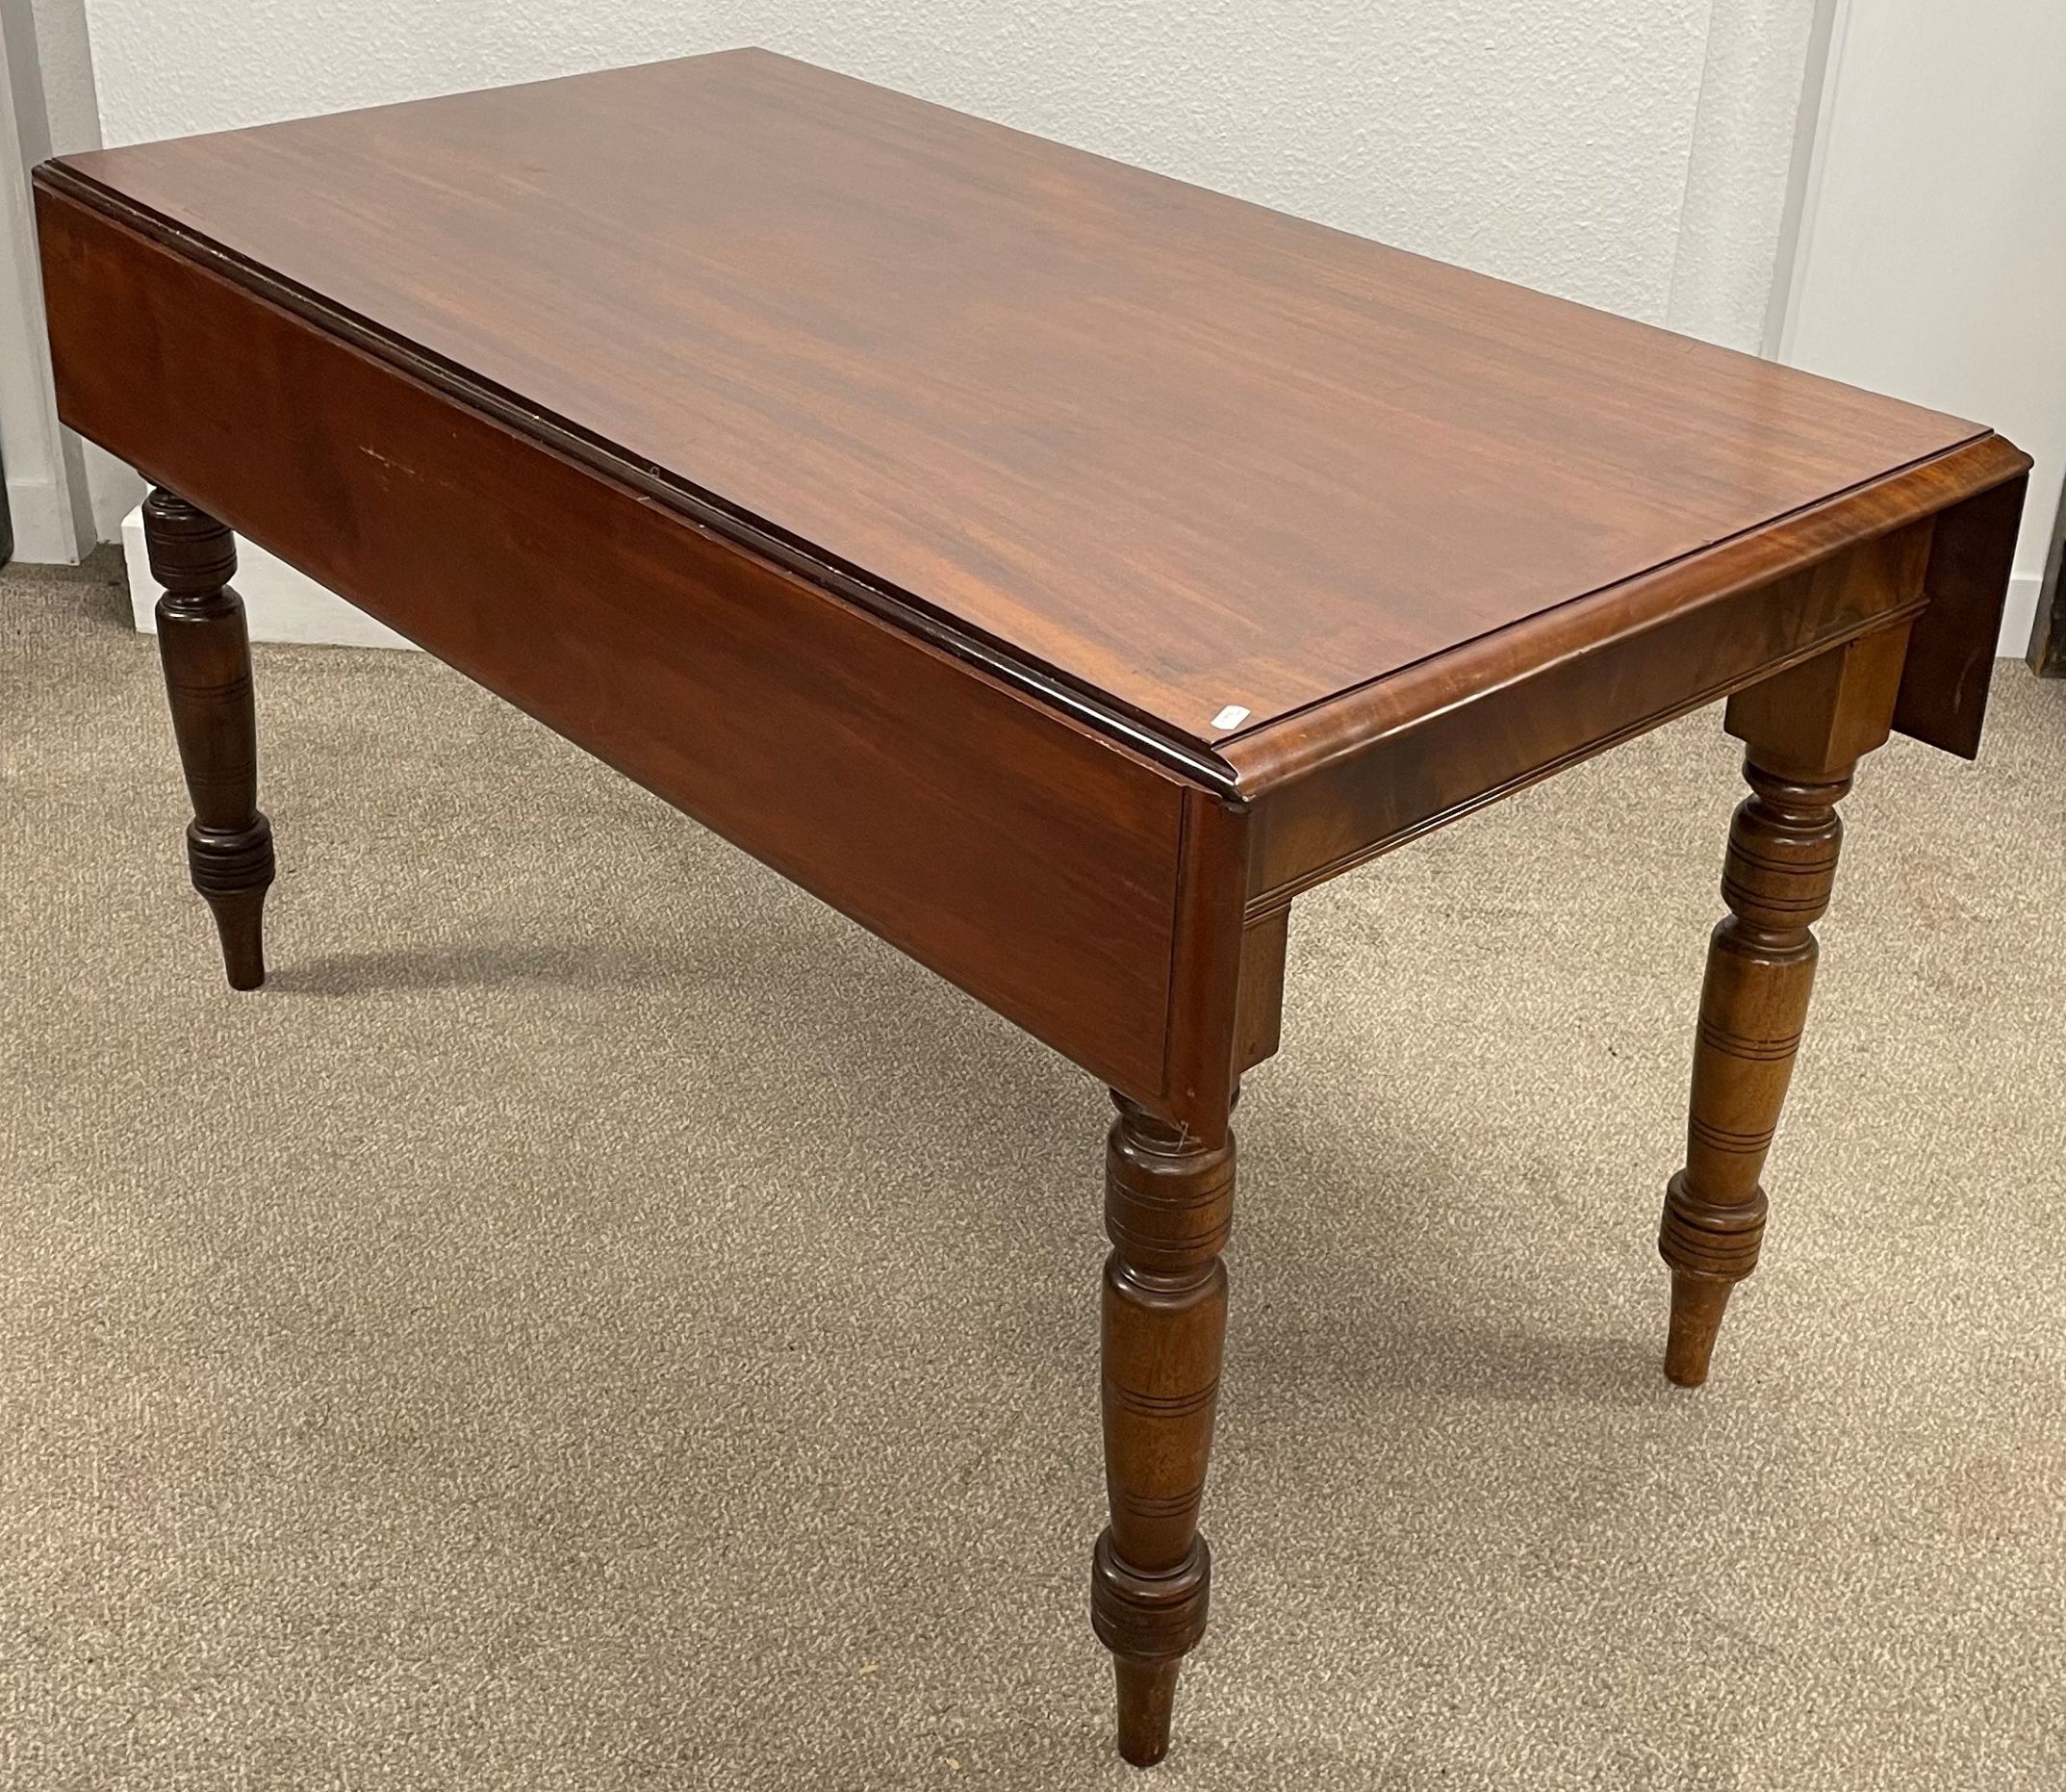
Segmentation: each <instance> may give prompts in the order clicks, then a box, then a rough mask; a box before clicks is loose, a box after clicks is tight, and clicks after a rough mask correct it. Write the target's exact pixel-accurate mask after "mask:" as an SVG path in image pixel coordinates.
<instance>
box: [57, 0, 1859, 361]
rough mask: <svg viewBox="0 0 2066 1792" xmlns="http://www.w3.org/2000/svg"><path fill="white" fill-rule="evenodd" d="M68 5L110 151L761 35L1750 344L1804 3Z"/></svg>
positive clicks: (1778, 193)
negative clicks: (76, 15) (82, 21)
mask: <svg viewBox="0 0 2066 1792" xmlns="http://www.w3.org/2000/svg"><path fill="white" fill-rule="evenodd" d="M86 4H87V10H88V13H89V18H90V21H91V26H92V38H93V56H94V65H95V70H96V74H97V77H98V82H99V88H100V97H101V109H102V120H103V127H104V130H105V134H106V136H107V139H108V141H110V142H135V141H142V140H145V139H148V138H154V137H168V136H175V135H178V134H181V133H184V132H190V131H199V130H212V129H219V128H224V127H228V126H232V125H238V124H247V123H256V122H260V121H262V120H268V119H274V118H282V117H289V116H293V115H300V114H308V113H314V112H325V111H334V110H337V109H340V108H344V107H349V106H362V105H370V104H373V103H376V102H379V101H383V100H392V99H402V98H412V97H416V96H420V95H423V94H429V93H436V92H445V91H450V90H456V89H462V88H470V87H479V86H486V85H491V84H498V83H503V82H511V81H522V80H532V79H537V78H540V77H543V76H547V75H554V74H564V73H570V72H573V71H574V70H577V69H583V68H594V67H602V66H606V65H609V64H622V63H631V62H641V61H648V60H651V59H653V58H657V57H663V56H675V55H683V54H687V53H690V52H693V51H697V50H705V49H721V48H727V47H729V46H731V45H734V44H741V43H761V44H765V45H767V46H768V47H769V48H772V49H778V50H783V51H787V52H788V53H790V54H792V55H796V56H801V57H803V58H805V59H806V60H808V61H812V62H817V63H822V64H826V65H828V66H829V67H833V68H838V69H842V70H844V71H846V72H847V73H850V74H855V75H860V76H863V77H865V78H867V79H871V80H877V81H880V82H883V83H884V84H886V85H888V86H891V87H895V88H899V89H901V90H905V91H906V92H912V93H917V94H920V95H922V96H924V97H926V98H928V99H933V100H938V101H941V102H943V103H945V104H947V105H952V106H957V107H960V108H962V109H963V110H965V111H970V112H975V113H980V114H982V115H984V116H987V117H991V118H996V119H1000V120H1002V121H1003V122H1005V123H1007V124H1013V125H1017V126H1020V127H1022V128H1024V129H1027V130H1032V131H1037V132H1040V133H1042V134H1043V135H1046V136H1051V137H1056V138H1059V139H1061V140H1062V141H1067V142H1071V143H1075V144H1078V145H1080V146H1082V147H1084V148H1086V149H1093V150H1097V151H1100V152H1102V153H1104V154H1107V155H1112V156H1117V157H1120V158H1122V159H1123V160H1126V161H1129V162H1135V163H1139V164H1142V165H1144V166H1149V167H1154V168H1158V169H1161V170H1162V171H1163V172H1165V173H1170V174H1175V175H1179V176H1181V177H1183V178H1185V179H1187V180H1192V181H1197V182H1199V183H1201V184H1203V185H1205V186H1209V187H1215V188H1219V189H1221V190H1223V191H1226V192H1237V193H1239V194H1241V195H1243V196H1245V197H1248V198H1252V199H1257V200H1261V201H1263V203H1265V204H1269V205H1274V206H1278V207H1281V208H1283V209H1285V210H1287V211H1290V212H1295V213H1298V214H1300V215H1302V216H1304V217H1308V218H1318V219H1320V220H1321V221H1323V222H1326V223H1331V224H1335V225H1339V226H1340V227H1341V228H1343V229H1347V230H1353V231H1356V232H1359V233H1361V234H1364V235H1366V236H1373V237H1378V238H1381V239H1383V240H1385V241H1387V242H1391V243H1399V244H1401V245H1402V246H1404V247H1408V248H1414V249H1419V250H1422V251H1424V252H1426V253H1430V254H1435V255H1440V256H1442V257H1444V258H1445V259H1448V260H1452V261H1458V262H1462V263H1464V264H1466V265H1467V266H1470V267H1475V268H1479V269H1485V270H1486V271H1489V272H1492V273H1497V274H1501V275H1504V276H1506V277H1508V278H1511V279H1517V280H1521V281H1524V282H1526V283H1528V284H1529V285H1532V286H1538V287H1543V288H1545V289H1547V290H1549V291H1552V292H1556V293H1561V294H1566V295H1567V296H1569V297H1573V298H1578V299H1583V300H1586V301H1588V302H1590V303H1593V304H1596V305H1602V306H1606V307H1608V308H1610V309H1613V310H1617V311H1620V312H1624V313H1627V314H1630V315H1632V316H1636V317H1640V318H1645V319H1647V320H1652V321H1658V322H1663V321H1666V320H1668V319H1669V320H1672V321H1674V322H1677V323H1679V324H1680V325H1681V327H1686V328H1689V329H1692V330H1695V331H1696V332H1698V333H1700V334H1704V335H1707V336H1710V337H1712V338H1715V339H1717V340H1722V341H1726V342H1729V343H1732V344H1734V345H1736V346H1755V345H1756V344H1757V343H1758V341H1759V339H1760V335H1761V333H1762V329H1763V325H1764V320H1765V309H1766V300H1767V294H1768V293H1769V290H1770V286H1771V277H1772V269H1773V247H1774V243H1775V241H1776V238H1777V233H1778V229H1779V218H1780V213H1781V209H1782V207H1783V202H1784V194H1785V191H1786V184H1787V174H1788V168H1789V166H1790V161H1791V154H1792V146H1793V130H1794V119H1795V107H1796V105H1797V102H1798V96H1799V89H1800V55H1801V46H1802V45H1804V44H1805V42H1806V38H1807V27H1808V21H1809V19H1810V18H1811V17H1812V15H1813V14H1814V13H1815V11H1816V7H1817V4H1818V0H1645V3H1644V4H1643V5H1640V6H1631V5H1629V4H1628V3H1627V0H1509V3H1507V4H1501V5H1492V4H1489V3H1480V4H1467V3H1466V0H1390V3H1389V4H1386V3H1383V0H1191V3H1190V4H1186V5H1181V6H1180V5H1175V4H1163V5H1135V6H1122V5H1115V4H1113V0H1046V4H1043V5H1039V6H1028V5H1027V4H1025V0H858V3H854V0H849V3H848V4H840V3H839V0H706V3H705V4H702V5H683V4H681V3H680V0H581V3H579V4H574V3H571V0H180V3H179V4H177V5H170V4H167V3H166V0H86ZM1689 180H1691V181H1692V183H1693V185H1692V188H1691V189H1689Z"/></svg>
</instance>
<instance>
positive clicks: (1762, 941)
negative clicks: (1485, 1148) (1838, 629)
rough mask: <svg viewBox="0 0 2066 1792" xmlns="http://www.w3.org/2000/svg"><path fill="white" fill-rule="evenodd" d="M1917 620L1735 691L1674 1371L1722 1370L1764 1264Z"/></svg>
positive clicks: (1674, 1300) (1678, 1203) (1676, 1248)
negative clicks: (1875, 769)
mask: <svg viewBox="0 0 2066 1792" xmlns="http://www.w3.org/2000/svg"><path fill="white" fill-rule="evenodd" d="M1907 635H1908V631H1907V628H1906V627H1905V626H1902V627H1897V628H1893V629H1889V630H1885V631H1883V632H1881V633H1879V634H1875V635H1868V636H1866V637H1865V638H1864V639H1862V640H1859V641H1854V642H1851V643H1849V644H1848V645H1847V646H1844V647H1841V648H1837V649H1835V650H1833V651H1832V652H1829V653H1824V654H1822V655H1820V656H1819V657H1818V658H1816V659H1812V660H1809V661H1807V662H1806V663H1804V664H1802V665H1799V666H1796V667H1794V668H1793V669H1792V670H1790V671H1787V672H1783V673H1781V674H1779V675H1778V676H1777V677H1776V678H1770V679H1768V680H1766V681H1765V682H1764V683H1763V684H1760V685H1756V686H1753V687H1752V688H1751V689H1749V690H1747V691H1745V692H1742V693H1740V694H1739V695H1738V696H1737V697H1735V698H1733V699H1731V700H1730V703H1729V709H1728V721H1727V727H1728V730H1729V731H1730V732H1731V733H1732V734H1734V735H1736V736H1737V737H1738V738H1739V739H1741V740H1743V741H1745V742H1746V743H1747V753H1746V754H1745V757H1744V776H1745V778H1746V780H1747V781H1748V782H1749V785H1750V792H1751V794H1750V795H1749V797H1747V799H1746V800H1745V801H1744V803H1743V804H1742V805H1741V806H1739V807H1738V809H1737V810H1736V815H1735V819H1734V821H1733V822H1732V824H1731V826H1730V829H1729V848H1728V858H1727V860H1726V862H1725V865H1724V867H1723V870H1722V897H1723V900H1724V901H1726V903H1727V904H1728V907H1729V910H1730V912H1729V914H1728V916H1727V917H1726V918H1725V919H1724V920H1723V921H1722V923H1721V925H1720V926H1718V927H1717V928H1716V929H1715V932H1714V936H1713V939H1712V941H1711V942H1710V944H1709V947H1708V957H1707V977H1706V981H1705V982H1704V984H1703V985H1702V986H1701V990H1700V1020H1699V1029H1698V1033H1697V1035H1696V1039H1695V1044H1694V1060H1693V1096H1692V1102H1691V1110H1690V1113H1689V1115H1688V1119H1687V1125H1686V1167H1685V1168H1684V1169H1682V1170H1680V1171H1679V1173H1678V1174H1677V1175H1676V1176H1674V1177H1672V1178H1671V1184H1670V1186H1669V1187H1668V1188H1667V1190H1666V1192H1665V1211H1664V1223H1663V1226H1662V1228H1661V1230H1660V1232H1659V1234H1658V1241H1657V1243H1658V1249H1659V1251H1660V1252H1661V1253H1662V1254H1663V1256H1664V1260H1665V1262H1666V1263H1667V1264H1669V1265H1670V1266H1671V1335H1670V1339H1669V1342H1668V1343H1667V1344H1666V1347H1665V1373H1666V1374H1667V1375H1668V1376H1670V1377H1671V1380H1673V1381H1675V1382H1677V1383H1678V1384H1679V1385H1680V1386H1681V1387H1688V1388H1694V1387H1698V1386H1699V1385H1700V1383H1701V1382H1703V1381H1705V1380H1706V1379H1707V1370H1708V1361H1709V1358H1710V1357H1711V1355H1712V1354H1713V1351H1714V1347H1715V1336H1716V1333H1717V1332H1718V1331H1719V1330H1720V1328H1721V1325H1722V1312H1723V1310H1724V1308H1725V1307H1726V1306H1727V1304H1728V1298H1729V1291H1730V1289H1731V1288H1733V1287H1734V1286H1735V1285H1736V1283H1738V1282H1740V1281H1742V1280H1743V1279H1744V1277H1746V1276H1747V1275H1748V1274H1749V1273H1750V1272H1751V1271H1752V1270H1753V1269H1755V1268H1756V1267H1757V1260H1758V1249H1759V1245H1760V1243H1761V1242H1762V1240H1763V1237H1764V1232H1765V1190H1764V1185H1763V1181H1762V1178H1763V1175H1764V1169H1765V1159H1766V1155H1767V1153H1768V1152H1769V1151H1770V1149H1771V1146H1772V1140H1773V1134H1774V1132H1775V1131H1776V1130H1777V1128H1778V1124H1779V1111H1780V1108H1781V1106H1782V1105H1783V1104H1784V1102H1785V1100H1786V1090H1787V1085H1788V1083H1789V1082H1790V1081H1791V1080H1792V1077H1793V1070H1794V1058H1795V1054H1796V1053H1797V1052H1798V1049H1799V1045H1800V1036H1801V1031H1802V1028H1803V1026H1804V1024H1805V1022H1806V1019H1807V1012H1808V995H1809V991H1810V989H1811V987H1812V986H1813V984H1814V981H1815V960H1816V952H1817V947H1816V941H1815V935H1814V934H1813V933H1812V932H1811V931H1810V928H1811V926H1812V924H1813V923H1814V922H1815V921H1817V920H1819V919H1821V917H1822V915H1823V913H1824V910H1825V909H1827V908H1828V906H1829V893H1830V888H1831V885H1832V884H1833V883H1834V881H1835V878H1836V862H1837V849H1838V846H1839V843H1840V842H1841V840H1842V838H1843V823H1842V822H1841V821H1840V820H1839V819H1838V817H1837V812H1836V806H1837V803H1838V802H1839V801H1840V800H1841V799H1842V798H1843V796H1844V795H1845V793H1846V792H1847V791H1848V790H1849V788H1850V778H1851V772H1852V768H1853V767H1854V766H1855V764H1856V762H1857V760H1858V758H1859V757H1860V756H1861V755H1864V754H1866V753H1868V752H1870V751H1871V750H1872V749H1873V748H1875V747H1876V746H1878V745H1879V744H1880V743H1881V742H1882V741H1884V740H1885V739H1886V737H1887V734H1888V731H1889V718H1890V717H1891V716H1892V714H1893V706H1894V693H1895V688H1896V685H1897V684H1898V682H1899V680H1900V669H1901V660H1902V655H1903V653H1904V652H1905V651H1906V646H1907Z"/></svg>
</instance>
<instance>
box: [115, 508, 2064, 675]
mask: <svg viewBox="0 0 2066 1792" xmlns="http://www.w3.org/2000/svg"><path fill="white" fill-rule="evenodd" d="M122 552H123V555H124V556H125V558H126V559H127V560H128V563H129V602H130V607H131V608H132V609H133V610H134V611H135V613H136V618H137V627H139V628H141V629H142V630H144V631H145V632H146V633H149V632H152V631H153V630H155V628H156V627H157V623H156V620H155V618H154V615H153V611H154V609H155V607H156V605H157V602H158V585H157V582H156V581H155V580H154V579H153V578H152V577H151V570H150V562H149V560H148V559H147V558H146V557H145V555H144V551H143V512H142V510H141V509H136V510H132V511H131V512H130V513H129V514H128V516H126V517H124V518H123V519H122ZM2043 582H2044V581H2043V579H2042V578H2040V577H2039V576H2038V575H2037V574H2035V573H2018V574H2017V575H2016V576H2015V577H2014V578H2013V579H2011V580H2010V581H2009V587H2008V607H2007V608H2006V609H2005V610H2003V611H2002V638H2001V641H2000V643H1999V644H1998V645H1997V647H1996V648H1995V652H1996V653H1999V654H2001V655H2002V657H2003V658H2004V659H2021V658H2022V657H2023V654H2024V651H2025V650H2026V649H2027V648H2028V646H2029V643H2030V625H2031V624H2032V623H2033V622H2035V621H2036V620H2037V593H2038V588H2039V586H2040V585H2042V584H2043ZM237 591H238V595H239V596H241V597H242V599H243V607H244V617H245V620H246V621H247V623H248V624H249V626H250V629H251V639H252V640H254V641H304V642H328V643H332V644H334V645H336V646H339V647H413V646H414V643H413V642H409V641H405V640H403V639H402V638H401V636H400V635H398V634H396V633H395V630H394V629H392V628H390V627H386V626H385V625H384V624H381V623H376V622H375V621H374V620H373V619H372V618H371V617H370V616H369V615H367V613H366V612H365V611H364V610H361V609H354V608H353V607H352V606H351V605H350V604H348V603H346V602H344V599H343V598H341V597H338V596H336V595H335V594H334V593H332V592H329V591H326V590H324V589H323V587H322V586H320V585H319V584H318V583H317V582H316V581H315V580H314V579H313V578H310V577H308V576H306V575H304V574H301V573H297V572H295V571H294V569H293V567H291V566H289V565H288V564H287V563H286V562H285V561H284V560H275V559H274V558H273V557H272V555H270V554H269V553H268V552H267V551H266V550H264V549H263V548H254V547H252V545H251V544H250V543H249V542H247V541H245V540H244V539H243V538H242V536H239V537H238V539H237Z"/></svg>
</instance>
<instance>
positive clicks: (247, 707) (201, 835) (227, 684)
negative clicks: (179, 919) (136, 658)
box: [143, 488, 273, 989]
mask: <svg viewBox="0 0 2066 1792" xmlns="http://www.w3.org/2000/svg"><path fill="white" fill-rule="evenodd" d="M143 527H144V539H145V541H146V542H147V544H148V546H149V549H150V557H151V572H152V574H153V575H154V576H156V578H157V580H158V582H159V583H160V584H161V585H163V586H164V587H165V596H164V597H162V598H161V599H159V601H158V652H159V657H160V658H161V659H162V660H163V662H164V665H165V684H166V699H167V700H168V701H169V703H170V704H171V708H172V732H173V735H174V737H175V738H176V739H177V740H178V743H179V760H180V767H181V769H182V771H184V773H185V774H186V779H187V791H188V794H189V796H191V799H192V801H193V821H192V823H191V825H190V826H189V827H188V829H187V865H188V869H189V870H190V871H191V874H192V877H193V887H194V888H195V889H196V890H198V891H199V892H200V893H201V895H202V897H203V898H204V899H205V900H206V902H207V904H208V907H209V909H211V910H212V911H213V913H214V915H215V920H216V931H217V934H219V935H220V937H221V941H222V961H223V968H224V969H225V970H226V971H227V972H228V974H229V981H230V986H231V987H232V988H233V989H255V988H257V987H258V986H259V985H260V984H262V983H264V982H265V981H266V950H265V942H264V932H263V929H264V921H263V916H264V911H265V906H266V891H267V889H268V887H269V886H270V885H271V883H272V878H273V858H272V825H271V823H269V822H268V820H267V819H266V817H265V816H264V815H263V814H262V813H261V812H260V811H259V807H258V722H257V716H256V712H255V710H254V708H253V705H252V701H251V645H250V640H249V637H248V636H247V634H246V632H245V629H244V619H243V602H242V599H241V598H239V597H238V595H237V594H236V592H234V591H232V590H231V589H230V588H229V582H228V581H229V579H230V576H232V575H233V574H234V573H235V572H236V570H237V550H236V543H235V539H234V538H233V537H232V536H231V534H230V532H229V530H228V529H227V528H225V527H224V526H223V525H221V524H219V523H217V521H216V520H215V518H213V517H211V516H209V515H207V514H206V513H205V512H204V511H200V510H196V509H195V508H194V507H193V506H192V505H191V504H190V503H188V502H187V500H186V499H183V498H179V497H176V496H175V495H174V494H172V493H170V492H167V491H166V490H164V489H163V488H160V489H159V490H157V491H155V492H153V493H152V494H151V495H150V497H149V499H146V500H145V502H144V506H143Z"/></svg>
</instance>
